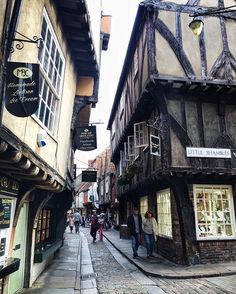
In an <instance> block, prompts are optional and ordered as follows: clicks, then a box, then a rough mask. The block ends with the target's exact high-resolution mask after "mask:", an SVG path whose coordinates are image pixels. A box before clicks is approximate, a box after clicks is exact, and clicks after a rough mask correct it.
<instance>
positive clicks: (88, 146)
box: [75, 126, 97, 151]
mask: <svg viewBox="0 0 236 294" xmlns="http://www.w3.org/2000/svg"><path fill="white" fill-rule="evenodd" d="M75 142H76V146H77V149H78V150H81V151H91V150H94V149H96V148H97V136H96V126H87V127H78V128H76V137H75Z"/></svg>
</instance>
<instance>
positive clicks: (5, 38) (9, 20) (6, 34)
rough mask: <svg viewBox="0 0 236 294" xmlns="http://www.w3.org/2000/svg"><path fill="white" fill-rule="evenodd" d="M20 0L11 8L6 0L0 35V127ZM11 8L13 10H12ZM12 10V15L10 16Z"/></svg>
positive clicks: (11, 2) (10, 1) (9, 1)
mask: <svg viewBox="0 0 236 294" xmlns="http://www.w3.org/2000/svg"><path fill="white" fill-rule="evenodd" d="M21 4H22V0H15V2H14V6H13V0H8V1H7V4H6V12H5V18H4V24H3V34H2V44H1V49H2V56H1V57H2V60H1V65H0V127H1V126H2V116H3V107H4V96H5V81H6V66H7V60H8V58H9V56H10V53H11V46H12V40H13V38H14V36H15V31H16V27H17V22H18V19H19V15H20V8H21ZM12 6H13V10H12ZM11 10H12V14H11Z"/></svg>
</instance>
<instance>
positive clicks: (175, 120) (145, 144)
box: [108, 0, 236, 264]
mask: <svg viewBox="0 0 236 294" xmlns="http://www.w3.org/2000/svg"><path fill="white" fill-rule="evenodd" d="M234 4H235V1H231V0H227V1H226V0H225V1H224V0H209V1H203V0H189V1H187V0H182V1H172V2H170V1H158V0H147V1H143V2H142V3H140V5H139V8H138V12H137V16H136V20H135V23H134V27H133V31H132V34H131V39H130V43H129V46H128V50H127V55H126V58H125V61H124V65H123V70H122V73H121V77H120V80H119V84H118V87H117V92H116V95H115V99H114V103H113V107H112V110H111V114H110V119H109V122H108V129H109V130H110V132H111V146H112V154H113V155H112V160H113V162H114V163H115V165H116V174H117V187H118V191H117V192H118V195H119V202H120V222H121V224H122V223H125V222H126V218H127V214H129V213H130V212H131V209H132V206H133V205H138V206H139V208H140V211H141V214H142V215H144V213H145V211H147V210H148V209H151V210H153V211H154V212H155V214H156V216H157V220H158V226H159V234H158V242H157V244H158V246H157V253H159V254H161V255H162V256H164V257H166V258H168V259H170V260H172V261H174V262H176V263H180V264H196V263H206V262H220V261H230V260H235V259H236V224H235V200H236V182H235V176H236V160H235V155H236V154H235V151H234V150H235V148H236V124H235V121H236V103H235V97H236V96H235V95H236V59H235V58H236V44H235V28H236V22H235V20H236V15H235V12H233V11H231V12H224V13H220V14H213V15H208V12H209V10H211V9H216V8H223V7H228V6H232V5H234ZM230 9H232V8H230ZM196 12H201V13H203V14H205V16H203V18H202V19H203V22H204V27H203V31H202V33H201V34H200V36H199V37H197V36H194V35H193V34H192V32H191V30H190V28H189V23H190V21H191V20H192V18H191V17H190V16H189V15H193V14H196Z"/></svg>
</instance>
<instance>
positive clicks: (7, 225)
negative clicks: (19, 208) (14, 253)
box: [0, 197, 16, 263]
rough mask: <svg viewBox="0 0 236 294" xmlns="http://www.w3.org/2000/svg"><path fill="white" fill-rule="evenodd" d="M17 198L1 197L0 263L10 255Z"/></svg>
mask: <svg viewBox="0 0 236 294" xmlns="http://www.w3.org/2000/svg"><path fill="white" fill-rule="evenodd" d="M15 203H16V200H15V199H11V198H8V197H0V263H1V262H4V261H5V260H6V258H7V257H8V251H9V245H10V237H11V230H12V223H13V216H14V210H15Z"/></svg>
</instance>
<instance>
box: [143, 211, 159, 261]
mask: <svg viewBox="0 0 236 294" xmlns="http://www.w3.org/2000/svg"><path fill="white" fill-rule="evenodd" d="M142 228H143V232H144V238H145V243H146V249H147V258H149V257H153V254H152V253H153V246H154V242H155V241H156V240H157V234H158V226H157V221H156V219H155V217H154V214H153V213H152V212H151V211H150V210H148V211H147V212H146V213H145V215H144V220H143V224H142Z"/></svg>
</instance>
